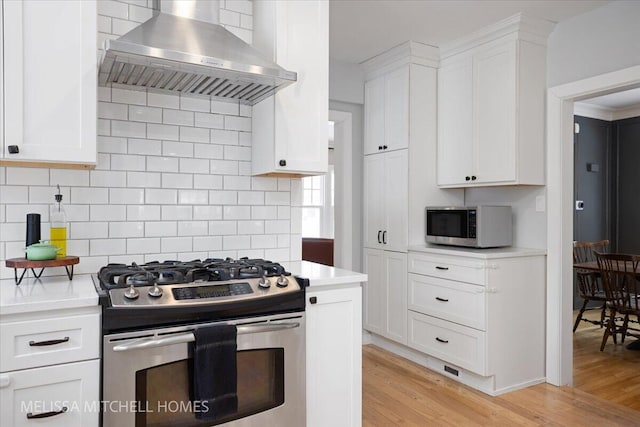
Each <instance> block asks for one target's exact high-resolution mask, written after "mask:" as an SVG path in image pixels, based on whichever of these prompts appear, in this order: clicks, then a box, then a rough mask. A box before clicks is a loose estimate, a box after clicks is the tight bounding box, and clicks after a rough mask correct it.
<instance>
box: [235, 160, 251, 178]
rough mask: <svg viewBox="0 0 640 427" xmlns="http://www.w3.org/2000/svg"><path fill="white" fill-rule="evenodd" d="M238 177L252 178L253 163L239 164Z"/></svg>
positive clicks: (240, 162)
mask: <svg viewBox="0 0 640 427" xmlns="http://www.w3.org/2000/svg"><path fill="white" fill-rule="evenodd" d="M238 175H242V176H251V162H242V161H239V162H238Z"/></svg>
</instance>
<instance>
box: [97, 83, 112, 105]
mask: <svg viewBox="0 0 640 427" xmlns="http://www.w3.org/2000/svg"><path fill="white" fill-rule="evenodd" d="M98 101H102V102H111V88H110V87H104V86H98Z"/></svg>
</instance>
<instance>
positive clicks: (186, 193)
mask: <svg viewBox="0 0 640 427" xmlns="http://www.w3.org/2000/svg"><path fill="white" fill-rule="evenodd" d="M130 3H131V2H121V1H110V0H109V1H107V0H101V1H99V3H98V17H97V18H98V31H99V43H100V44H99V46H102V44H101V41H102V40H104V39H106V38H116V37H118V36H119V35H121V34H123V33H125V32H127V31H129V30H130V29H131V28H133V27H135V26H136V25H138V24H139V23H141V22H144V21H145V20H146V19H148V18H150V17H151V14H152V11H151V9H150V7H149V6H151V3H152V2H151V1H149V2H148V3H147V7H144V6H141V5H143V4H144V2H136V4H130ZM222 5H224V7H225V9H224V10H223V9H221V14H220V18H221V23H222V24H223V25H225V24H229V25H230V26H231V27H232V26H234V25H237V27H234V28H231V27H229V29H230V30H233V31H234V32H236V33H237V34H239V35H241V36H242V37H243V38H244V39H245V40H247V41H250V40H251V22H252V21H251V19H250V18H251V13H252V3H251V2H250V1H246V0H234V1H230V0H226V1H225V2H221V6H222ZM225 26H228V25H225ZM98 98H99V99H98V101H99V102H98V135H97V138H98V164H97V167H96V168H95V170H91V171H89V170H69V169H48V168H20V167H0V262H1V263H2V267H0V277H13V271H12V270H10V269H7V268H4V262H2V260H3V259H5V258H13V257H20V256H22V255H23V252H22V248H23V247H24V243H25V241H24V239H25V215H26V213H28V212H37V213H40V214H41V215H42V221H43V224H42V238H43V239H45V240H48V239H49V210H48V209H49V204H50V203H52V202H53V200H54V199H53V195H54V194H55V186H56V184H60V186H61V188H62V193H63V195H64V202H65V203H66V204H67V213H68V220H69V230H68V234H69V236H68V237H69V241H68V250H67V253H68V254H69V255H77V256H80V257H81V261H80V264H79V265H78V266H77V268H76V272H78V273H95V272H97V271H98V269H99V268H100V267H101V266H103V265H106V264H107V263H108V262H124V263H130V262H132V261H135V262H138V263H141V262H145V261H150V260H164V259H184V260H189V259H195V258H206V257H233V258H237V257H241V256H250V257H261V258H268V259H271V260H273V261H280V262H283V263H285V266H286V263H287V262H288V261H289V260H291V261H298V260H300V258H301V237H300V233H301V224H300V222H301V221H300V219H301V208H300V207H299V206H300V201H301V193H302V190H301V189H302V186H301V180H299V179H288V178H262V177H251V176H250V175H251V107H246V106H241V105H239V104H237V103H229V102H220V101H210V100H208V99H201V98H182V97H180V96H178V95H160V94H156V93H147V92H146V91H131V90H121V89H115V88H114V89H111V88H99V90H98ZM46 274H64V270H61V269H48V270H47V271H45V275H46Z"/></svg>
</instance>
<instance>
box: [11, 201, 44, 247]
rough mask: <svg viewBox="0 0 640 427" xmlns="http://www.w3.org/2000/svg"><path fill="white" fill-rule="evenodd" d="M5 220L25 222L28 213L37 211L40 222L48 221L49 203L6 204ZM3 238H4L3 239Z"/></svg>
mask: <svg viewBox="0 0 640 427" xmlns="http://www.w3.org/2000/svg"><path fill="white" fill-rule="evenodd" d="M5 212H6V215H5V220H6V221H7V222H22V223H26V220H27V214H28V213H39V214H40V220H41V221H42V222H48V221H49V205H39V204H29V205H26V204H25V205H6V206H5ZM3 240H4V239H3Z"/></svg>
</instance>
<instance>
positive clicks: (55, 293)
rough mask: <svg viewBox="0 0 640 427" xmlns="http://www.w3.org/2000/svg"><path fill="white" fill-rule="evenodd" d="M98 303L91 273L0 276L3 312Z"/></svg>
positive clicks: (30, 310)
mask: <svg viewBox="0 0 640 427" xmlns="http://www.w3.org/2000/svg"><path fill="white" fill-rule="evenodd" d="M97 305H98V294H97V293H96V290H95V287H94V286H93V281H92V280H91V276H90V275H89V274H77V275H75V276H73V280H69V278H68V277H67V276H51V277H41V278H40V279H34V278H26V277H25V278H24V280H22V283H20V285H17V286H16V282H15V281H14V280H13V279H3V280H0V315H6V314H16V313H30V312H36V311H47V310H62V309H66V308H77V307H90V306H97Z"/></svg>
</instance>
